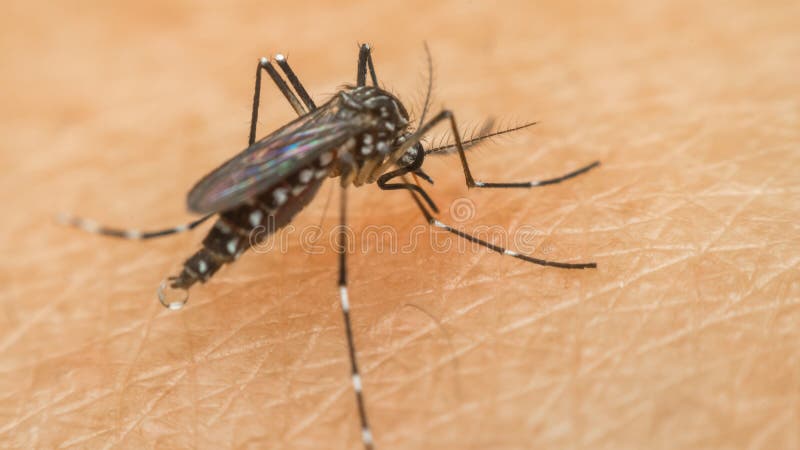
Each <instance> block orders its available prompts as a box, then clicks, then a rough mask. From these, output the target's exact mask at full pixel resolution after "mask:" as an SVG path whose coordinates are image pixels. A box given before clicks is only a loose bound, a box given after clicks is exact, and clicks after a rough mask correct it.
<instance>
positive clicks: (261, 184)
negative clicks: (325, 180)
mask: <svg viewBox="0 0 800 450" xmlns="http://www.w3.org/2000/svg"><path fill="white" fill-rule="evenodd" d="M338 109H339V106H338V102H337V99H336V98H334V99H333V100H331V101H330V102H328V103H326V104H325V105H322V106H320V107H319V108H318V109H316V110H314V111H312V112H310V113H308V114H306V115H304V116H301V117H298V118H297V119H295V120H294V121H292V122H290V123H289V124H287V125H285V126H284V127H282V128H280V129H278V130H276V131H275V132H274V133H272V134H270V135H269V136H266V137H265V138H263V139H261V140H259V141H257V142H255V143H253V145H251V146H250V147H248V148H246V149H244V150H243V151H242V152H241V153H239V154H238V155H236V156H234V157H233V158H231V159H230V160H229V161H228V162H226V163H224V164H223V165H221V166H220V167H218V168H217V169H215V170H214V171H213V172H211V173H209V174H208V175H206V176H205V177H203V179H201V180H200V181H199V182H198V183H197V184H196V185H195V186H194V187H193V188H192V190H191V191H190V192H189V196H188V206H189V210H190V211H192V212H195V213H198V214H210V213H215V212H219V211H224V210H226V209H230V208H232V207H234V206H237V205H239V204H241V203H243V202H244V201H246V200H247V199H249V198H252V197H254V196H256V195H258V194H259V193H261V192H264V191H266V190H268V189H269V188H271V187H272V186H274V185H276V184H278V183H280V182H281V181H283V180H284V179H286V177H288V176H289V175H291V174H293V173H294V172H296V171H297V170H298V169H300V168H301V167H303V166H305V165H307V164H310V163H312V162H313V161H314V160H315V159H316V158H318V157H319V156H320V155H321V154H322V153H324V152H325V151H327V150H332V149H335V148H337V147H339V146H341V145H342V144H344V143H345V141H347V139H349V138H350V137H351V136H353V134H355V133H358V131H359V130H360V129H362V128H363V126H362V125H361V124H360V121H358V120H353V119H342V118H339V117H337V116H336V111H337V110H338Z"/></svg>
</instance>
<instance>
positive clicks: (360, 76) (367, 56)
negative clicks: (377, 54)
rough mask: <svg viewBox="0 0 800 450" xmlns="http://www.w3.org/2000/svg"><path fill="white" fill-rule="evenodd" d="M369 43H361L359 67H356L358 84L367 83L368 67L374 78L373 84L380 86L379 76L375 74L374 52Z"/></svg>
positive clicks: (370, 74) (363, 84)
mask: <svg viewBox="0 0 800 450" xmlns="http://www.w3.org/2000/svg"><path fill="white" fill-rule="evenodd" d="M371 51H372V50H371V49H370V48H369V44H361V47H360V48H359V51H358V67H357V69H356V86H365V85H366V84H367V69H369V76H370V78H372V85H373V86H375V87H378V76H377V75H375V66H374V65H373V64H372V53H371Z"/></svg>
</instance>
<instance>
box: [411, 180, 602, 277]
mask: <svg viewBox="0 0 800 450" xmlns="http://www.w3.org/2000/svg"><path fill="white" fill-rule="evenodd" d="M403 179H404V180H405V177H403ZM405 181H406V183H407V182H408V181H407V180H405ZM409 193H411V197H412V198H413V199H414V202H415V203H416V204H417V206H418V207H419V209H420V211H421V212H422V215H424V216H425V220H426V221H427V222H428V223H429V224H431V225H433V226H434V227H436V228H439V229H442V230H445V231H447V232H448V233H452V234H455V235H456V236H458V237H460V238H462V239H466V240H468V241H470V242H472V243H474V244H478V245H480V246H482V247H485V248H488V249H489V250H492V251H495V252H497V253H500V254H501V255H507V256H511V257H514V258H517V259H521V260H522V261H526V262H529V263H533V264H538V265H540V266H549V267H558V268H560V269H596V268H597V263H595V262H588V263H565V262H558V261H550V260H546V259H539V258H534V257H532V256H528V255H523V254H521V253H517V252H515V251H513V250H509V249H507V248H503V247H501V246H499V245H494V244H492V243H491V242H486V241H484V240H482V239H478V238H477V237H475V236H473V235H471V234H469V233H465V232H463V231H461V230H458V229H455V228H453V227H451V226H450V225H447V224H446V223H443V222H441V221H439V220H438V219H437V218H435V217H433V215H432V214H431V213H430V212H429V211H428V210H427V208H425V205H424V204H423V203H422V201H421V200H420V199H419V197H417V192H416V191H415V190H411V189H409Z"/></svg>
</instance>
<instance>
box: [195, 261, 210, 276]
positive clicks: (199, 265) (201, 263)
mask: <svg viewBox="0 0 800 450" xmlns="http://www.w3.org/2000/svg"><path fill="white" fill-rule="evenodd" d="M206 270H208V264H206V262H205V261H203V260H202V259H201V260H200V261H197V271H198V272H200V273H206Z"/></svg>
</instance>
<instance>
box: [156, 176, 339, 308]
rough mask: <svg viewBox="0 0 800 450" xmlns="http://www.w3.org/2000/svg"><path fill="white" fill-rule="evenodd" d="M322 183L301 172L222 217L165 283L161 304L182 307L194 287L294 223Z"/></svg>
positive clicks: (161, 292)
mask: <svg viewBox="0 0 800 450" xmlns="http://www.w3.org/2000/svg"><path fill="white" fill-rule="evenodd" d="M323 180H324V177H322V176H320V177H311V178H309V177H308V176H306V175H304V174H303V170H300V171H298V173H297V174H295V175H294V176H292V177H289V178H288V179H287V180H286V181H285V182H284V183H282V184H280V185H278V186H275V187H273V188H272V189H270V190H268V191H266V192H264V193H262V194H259V195H258V196H257V197H255V198H253V199H252V200H251V201H250V202H248V203H247V204H243V205H240V206H238V207H236V208H233V209H230V210H228V211H225V212H223V213H221V214H220V216H219V219H217V221H216V222H215V223H214V226H213V227H211V229H210V230H209V232H208V234H207V235H206V237H205V239H203V247H202V248H201V249H200V250H198V251H197V252H196V253H195V254H194V255H192V256H191V257H190V258H189V259H187V260H186V261H184V263H183V269H182V270H181V273H180V274H178V276H176V277H170V278H168V279H167V280H166V281H165V282H164V283H162V286H161V288H160V289H159V300H161V303H162V304H164V306H166V307H168V308H170V309H179V308H180V307H182V306H183V304H185V303H186V301H187V300H188V291H189V288H191V287H192V286H193V285H194V284H195V283H197V282H200V283H205V282H206V281H208V280H209V279H211V277H213V276H214V274H215V273H216V272H217V271H218V270H219V269H220V268H222V266H223V265H225V264H228V263H231V262H233V261H235V260H236V259H238V258H239V256H241V255H242V253H244V252H246V251H247V250H248V249H249V248H250V247H251V246H253V245H257V244H259V243H261V242H262V241H263V240H264V239H266V238H268V237H269V236H270V235H271V234H272V233H274V232H275V231H276V230H278V229H280V228H283V227H284V226H286V225H287V224H288V223H289V222H291V221H292V219H293V218H294V216H295V215H297V213H298V212H300V210H302V209H303V208H304V207H305V206H306V205H307V204H308V203H309V202H310V201H311V200H312V199H313V198H314V195H316V193H317V191H318V190H319V187H320V185H322V181H323ZM170 291H174V292H170Z"/></svg>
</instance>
